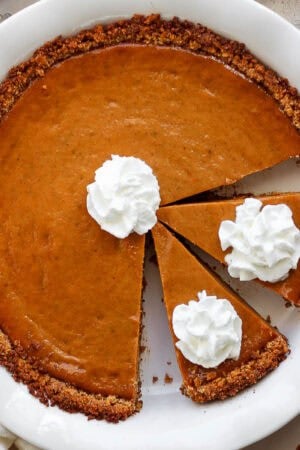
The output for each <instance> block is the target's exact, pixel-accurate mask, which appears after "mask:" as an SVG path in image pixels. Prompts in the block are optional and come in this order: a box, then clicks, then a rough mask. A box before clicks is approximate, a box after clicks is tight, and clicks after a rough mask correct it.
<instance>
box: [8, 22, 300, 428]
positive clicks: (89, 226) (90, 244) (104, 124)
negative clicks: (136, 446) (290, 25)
mask: <svg viewBox="0 0 300 450" xmlns="http://www.w3.org/2000/svg"><path fill="white" fill-rule="evenodd" d="M232 69H234V70H232ZM299 103H300V102H299V97H298V95H297V92H296V91H295V89H293V88H291V87H290V86H289V85H288V82H287V81H286V80H284V79H282V78H281V77H279V76H278V75H277V74H276V73H274V72H273V71H271V70H270V69H267V68H265V67H264V65H263V64H261V63H260V62H259V61H257V60H256V59H255V58H254V57H253V56H252V55H251V54H250V53H249V52H248V51H247V50H246V49H245V47H244V45H242V44H239V43H237V42H233V41H230V40H227V39H225V38H223V37H221V36H218V35H217V34H215V33H214V32H212V31H210V30H208V29H207V28H205V27H202V26H200V25H194V24H191V23H188V22H180V21H179V20H178V19H173V20H171V21H165V20H162V19H161V18H160V17H159V16H149V17H141V16H136V17H133V18H132V19H129V20H125V21H121V22H118V23H114V24H111V25H105V26H101V25H98V26H96V27H94V28H93V29H91V30H85V31H82V32H80V33H79V34H77V35H75V36H72V37H59V38H57V39H55V40H54V41H52V42H49V43H46V44H45V45H44V46H43V47H41V48H40V49H38V50H37V51H36V52H35V53H34V55H33V56H32V57H31V58H30V59H29V60H28V61H26V62H24V63H22V64H20V65H19V66H17V67H15V68H13V69H12V70H11V71H10V72H9V74H8V76H7V78H6V80H5V81H4V82H3V83H2V84H1V86H0V119H1V125H0V135H1V149H0V167H1V171H0V183H1V198H0V224H1V225H0V226H1V233H0V292H1V299H0V330H1V333H0V363H1V364H2V365H4V366H5V367H6V368H7V369H8V370H9V371H10V372H11V373H12V374H13V376H14V378H15V379H16V380H17V381H22V382H24V383H25V384H26V385H27V386H28V388H29V390H30V392H31V393H32V394H33V395H35V396H36V397H38V398H39V399H40V400H41V401H42V402H43V403H45V404H47V405H49V404H50V405H58V406H59V407H61V408H63V409H65V410H67V411H69V412H78V411H79V412H82V413H85V414H86V415H88V416H89V417H90V418H97V419H101V418H105V419H107V420H109V421H117V420H119V419H125V418H126V417H128V416H129V415H130V414H132V413H134V412H135V411H137V410H139V408H140V406H141V402H140V401H139V376H138V359H139V337H140V328H141V327H140V317H141V291H142V274H143V258H144V237H140V236H137V235H131V236H129V237H128V238H126V239H125V240H124V241H120V240H118V239H116V238H114V237H112V236H110V235H108V234H107V233H105V232H104V231H101V229H99V227H98V226H97V225H96V223H94V221H93V220H92V219H91V217H90V216H89V215H88V213H87V211H86V205H85V201H86V186H87V185H88V184H89V183H91V181H92V179H93V174H94V171H95V170H96V169H97V168H98V167H100V166H101V165H102V164H103V162H104V161H105V160H107V159H109V158H110V156H111V154H112V153H114V154H118V155H121V156H135V157H138V158H141V159H143V160H144V161H145V162H146V163H147V164H148V165H150V166H151V167H152V169H153V171H154V173H155V175H156V176H157V178H158V181H159V184H160V189H161V198H162V203H163V204H168V203H173V202H176V201H177V200H179V199H182V198H185V197H188V196H191V195H194V194H198V193H199V192H202V191H205V190H208V189H212V188H215V187H217V186H221V185H226V184H229V183H232V182H233V181H235V180H237V179H240V178H242V177H244V176H245V175H247V174H250V173H252V172H256V171H258V170H261V169H265V168H266V167H270V166H273V165H274V164H276V163H278V162H280V161H282V160H285V159H287V158H290V157H293V156H295V155H298V154H299V153H300V136H299V133H298V131H297V128H300V108H299ZM282 112H283V113H284V114H283V113H282ZM233 124H234V126H232V125H233ZM250 130H251V132H250ZM258 149H259V150H258ZM180 289H183V290H184V289H185V288H184V286H181V288H180ZM256 318H257V319H256ZM255 320H257V321H258V323H257V327H258V329H263V330H269V331H266V333H267V334H268V333H269V334H268V336H271V335H272V336H273V337H274V339H273V340H272V341H270V342H267V341H266V342H265V344H266V346H265V347H266V348H265V349H263V350H262V349H260V351H262V354H263V355H265V357H263V358H262V359H261V361H264V362H262V365H263V367H262V368H260V369H254V375H251V374H250V373H249V375H247V377H248V378H249V377H250V378H255V379H257V378H259V376H257V373H256V372H257V370H258V371H259V373H265V372H266V371H267V370H269V368H271V367H273V366H275V365H276V364H277V362H278V361H279V360H280V359H281V358H282V357H283V354H284V352H285V351H286V347H285V343H284V340H283V338H281V337H280V336H279V335H278V334H276V332H275V331H274V330H272V331H270V330H271V328H267V326H266V325H264V327H265V328H264V327H263V326H262V325H261V323H262V322H261V320H260V319H259V318H258V316H256V315H255V314H254V313H253V326H254V325H255ZM154 325H155V324H154ZM154 325H153V326H154ZM261 327H262V328H261ZM254 328H255V327H254ZM263 333H264V332H263ZM267 334H266V335H267ZM264 336H265V334H264ZM276 343H277V344H276ZM268 345H269V347H270V348H271V347H272V348H273V346H274V352H275V353H276V352H277V353H276V355H277V356H274V362H272V363H271V361H270V359H269V360H268V361H269V362H268V363H266V362H265V360H266V358H267V359H268V358H269V356H267V355H270V351H269V347H268ZM249 346H250V344H249ZM267 347H268V348H267ZM279 348H280V350H279ZM249 351H250V352H252V351H253V352H254V353H255V352H256V351H258V350H257V348H256V347H255V348H253V349H249ZM275 353H274V354H275ZM272 361H273V360H272ZM251 367H252V366H251V365H247V368H248V369H247V370H248V372H251ZM243 384H245V382H243ZM236 390H239V389H238V388H236ZM233 391H234V387H232V388H231V392H233ZM208 397H209V396H207V398H208ZM210 397H212V394H211V395H210Z"/></svg>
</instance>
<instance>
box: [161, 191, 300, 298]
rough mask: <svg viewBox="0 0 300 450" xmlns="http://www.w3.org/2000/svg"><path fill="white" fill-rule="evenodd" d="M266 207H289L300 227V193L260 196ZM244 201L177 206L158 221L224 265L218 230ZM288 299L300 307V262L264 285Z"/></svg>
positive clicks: (224, 254)
mask: <svg viewBox="0 0 300 450" xmlns="http://www.w3.org/2000/svg"><path fill="white" fill-rule="evenodd" d="M256 198H258V199H259V200H261V201H262V203H263V204H264V205H279V204H284V205H287V206H288V207H289V208H290V210H291V212H292V213H293V220H294V222H295V225H296V226H297V227H298V228H300V193H288V194H276V195H269V196H261V197H256ZM243 202H244V199H243V198H235V199H230V200H218V201H212V202H203V203H197V204H185V205H174V206H169V207H165V208H161V209H160V210H159V211H158V219H159V220H160V221H161V222H163V223H165V224H166V225H168V226H169V227H171V228H172V229H173V230H174V231H176V232H177V233H178V234H180V235H181V236H183V237H185V238H186V239H188V240H189V241H191V242H192V243H193V244H195V245H197V246H198V247H200V248H201V249H202V250H204V251H205V252H207V253H208V254H210V255H211V256H213V257H214V258H215V259H217V260H218V261H220V262H222V263H224V262H225V256H226V253H228V252H223V250H222V248H221V245H220V240H219V237H218V231H219V227H220V224H221V222H222V221H223V220H234V218H235V214H236V207H237V206H239V205H241V204H242V203H243ZM255 281H258V282H260V283H262V284H263V285H264V286H266V287H268V288H269V289H272V290H274V291H275V292H277V293H278V294H279V295H281V296H282V297H283V298H285V299H286V300H288V301H290V302H291V303H293V304H295V305H297V306H300V262H299V263H298V267H297V269H296V270H291V271H290V273H289V276H288V277H287V278H286V279H284V280H282V281H278V282H277V283H270V282H261V281H259V280H257V279H256V280H255Z"/></svg>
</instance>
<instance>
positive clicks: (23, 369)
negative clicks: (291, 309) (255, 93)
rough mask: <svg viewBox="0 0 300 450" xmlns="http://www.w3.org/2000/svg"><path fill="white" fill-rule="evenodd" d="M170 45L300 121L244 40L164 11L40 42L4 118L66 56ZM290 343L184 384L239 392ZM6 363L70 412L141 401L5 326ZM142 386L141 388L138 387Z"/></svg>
mask: <svg viewBox="0 0 300 450" xmlns="http://www.w3.org/2000/svg"><path fill="white" fill-rule="evenodd" d="M125 43H128V44H143V45H159V46H172V47H179V48H182V49H185V50H189V51H192V52H195V53H200V54H204V55H207V56H210V57H213V58H215V59H217V60H219V61H221V62H222V63H224V64H226V65H228V66H229V67H230V68H232V69H234V70H236V71H238V72H239V73H241V74H243V75H244V76H245V77H246V78H248V79H249V80H251V81H253V82H254V83H256V84H257V85H258V86H260V87H261V88H262V89H264V90H265V91H266V92H267V93H268V94H269V95H271V96H272V97H273V98H274V99H275V100H276V101H277V102H278V106H279V108H280V109H281V110H282V111H283V112H284V113H285V114H286V115H287V116H288V117H289V118H290V120H291V122H292V123H293V124H294V126H295V127H296V128H297V129H300V97H299V95H298V93H297V90H296V89H295V88H293V87H291V86H290V85H289V84H288V81H287V80H286V79H284V78H282V77H280V76H279V75H278V74H276V73H275V72H274V71H273V70H271V69H269V68H267V67H265V66H264V65H263V64H262V63H261V62H259V61H258V60H257V59H256V58H255V57H254V56H253V55H252V54H251V53H250V52H249V51H248V50H247V49H246V47H245V46H244V45H243V44H241V43H238V42H235V41H232V40H228V39H225V38H223V37H221V36H219V35H218V34H216V33H214V32H213V31H211V30H209V29H207V28H206V27H203V26H201V25H195V24H192V23H190V22H187V21H183V22H181V21H180V20H179V19H177V18H174V19H172V20H171V21H165V20H163V19H161V18H160V16H159V15H151V16H148V17H143V16H134V17H133V18H132V19H129V20H123V21H120V22H117V23H114V24H111V25H105V26H101V25H97V26H95V27H94V28H92V29H90V30H84V31H81V32H80V33H78V34H77V35H75V36H72V37H67V38H65V37H58V38H57V39H54V40H53V41H51V42H48V43H46V44H45V45H43V46H42V47H41V48H39V49H38V50H37V51H35V53H34V54H33V56H32V57H31V58H30V59H28V61H25V62H23V63H21V64H19V65H18V66H16V67H14V68H13V69H11V70H10V72H9V73H8V76H7V78H6V79H5V80H4V81H3V82H2V84H1V85H0V120H3V119H5V116H6V115H7V113H8V112H9V111H10V109H11V108H12V107H13V105H14V104H15V102H16V101H17V99H18V98H19V97H20V96H21V95H22V93H23V92H24V91H25V90H26V89H27V88H28V87H29V86H30V84H31V83H32V82H33V81H34V80H36V79H38V78H42V77H43V76H44V75H45V73H46V72H47V71H48V70H49V69H51V67H53V66H55V65H56V64H58V63H61V62H63V61H64V60H66V59H68V58H70V57H72V56H76V55H81V54H84V53H87V52H89V51H93V50H97V49H101V48H104V47H108V46H114V45H118V44H125ZM287 351H288V347H287V344H286V341H285V340H284V338H283V337H278V338H277V339H276V340H274V341H272V342H271V343H269V344H268V346H267V347H266V349H264V350H263V351H262V352H261V354H260V355H258V356H257V358H256V359H253V360H251V361H249V362H248V363H247V364H245V365H244V366H242V367H241V368H240V369H238V370H235V371H233V372H232V373H231V374H230V375H229V376H228V377H227V378H226V379H215V380H212V381H209V382H208V381H206V382H205V383H203V380H201V379H200V378H199V377H197V376H195V379H194V386H184V387H183V388H182V390H183V393H185V394H186V395H188V396H189V397H191V398H193V399H194V400H196V401H198V402H204V401H208V400H213V399H216V398H218V399H223V398H226V397H228V396H230V395H235V394H236V393H237V392H238V391H240V390H241V389H243V388H244V387H246V386H248V385H250V384H253V383H255V382H256V381H257V380H258V379H259V378H261V377H262V376H263V375H265V374H266V373H267V372H268V371H270V370H272V369H274V368H275V367H276V366H277V365H278V364H279V362H280V361H281V360H283V359H284V358H285V354H286V353H287ZM0 364H2V365H3V366H4V367H6V368H7V369H8V370H9V372H10V373H11V374H12V375H13V377H14V379H15V380H16V381H18V382H20V381H21V382H23V383H24V384H26V385H27V386H28V389H29V391H30V393H31V394H32V395H34V396H35V397H37V398H38V399H39V400H40V401H41V402H42V403H44V404H45V405H47V406H54V405H57V406H59V407H60V408H62V409H64V410H65V411H68V412H71V413H73V412H81V413H84V414H86V415H87V416H88V418H90V419H105V420H107V421H110V422H117V421H119V420H124V419H126V418H127V417H128V416H130V415H131V414H133V413H134V412H137V411H139V410H140V408H141V402H140V401H139V399H138V398H137V399H135V400H134V401H129V400H125V399H121V398H117V397H114V396H108V397H104V396H101V395H94V394H89V393H86V392H84V391H82V390H80V389H77V388H76V387H75V386H71V385H69V384H67V383H65V382H63V381H60V380H58V379H55V378H53V377H51V376H49V375H48V374H45V373H42V372H41V371H39V370H38V369H37V368H36V366H35V365H34V364H33V363H32V362H30V361H29V360H27V359H26V356H24V354H23V353H22V349H21V348H20V346H19V344H18V343H17V342H14V343H11V342H10V341H9V339H8V337H7V336H6V335H5V334H4V333H2V332H1V331H0ZM137 389H138V388H137Z"/></svg>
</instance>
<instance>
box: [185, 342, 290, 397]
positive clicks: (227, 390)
mask: <svg viewBox="0 0 300 450" xmlns="http://www.w3.org/2000/svg"><path fill="white" fill-rule="evenodd" d="M288 352H289V348H288V344H287V341H286V339H285V338H284V337H283V336H277V337H276V338H275V339H273V340H272V341H270V342H268V343H267V345H266V347H265V348H263V349H261V350H260V351H258V352H256V353H255V354H254V355H252V358H251V359H250V360H249V361H247V362H246V363H244V364H242V365H241V366H240V367H238V368H236V369H234V370H232V371H231V372H230V373H228V374H227V375H226V377H217V375H216V374H214V372H212V371H210V372H209V374H208V376H207V377H205V375H203V374H199V373H197V368H195V369H194V370H193V372H192V373H191V374H190V377H189V384H188V385H187V384H184V385H183V386H182V387H181V391H182V393H183V394H184V395H186V396H187V397H190V398H191V399H193V400H194V401H196V402H198V403H205V402H209V401H213V400H225V399H226V398H228V397H233V396H234V395H236V394H237V393H238V392H240V391H242V390H243V389H245V388H247V387H249V386H252V385H254V384H256V383H257V382H258V381H259V380H260V379H261V378H262V377H264V376H265V375H266V374H267V373H268V372H271V371H272V370H274V369H275V368H276V367H277V366H278V365H279V364H280V362H281V361H283V360H284V359H285V358H286V356H287V354H288Z"/></svg>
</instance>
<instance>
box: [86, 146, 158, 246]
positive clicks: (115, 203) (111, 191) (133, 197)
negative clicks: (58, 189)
mask: <svg viewBox="0 0 300 450" xmlns="http://www.w3.org/2000/svg"><path fill="white" fill-rule="evenodd" d="M87 191H88V195H87V210H88V212H89V214H90V215H91V216H92V217H93V219H95V220H96V222H97V223H98V224H99V225H100V226H101V228H102V229H103V230H105V231H108V232H109V233H111V234H113V235H114V236H116V237H117V238H120V239H123V238H125V237H127V236H128V235H129V234H130V233H132V232H134V231H135V232H136V233H138V234H144V233H146V232H147V231H148V230H150V229H151V228H152V227H153V226H154V225H155V224H156V222H157V217H156V211H157V209H158V207H159V203H160V195H159V185H158V181H157V178H156V177H155V175H154V174H153V172H152V169H151V167H149V166H148V165H147V164H146V163H145V162H144V161H142V160H141V159H139V158H135V157H133V156H117V155H112V157H111V159H110V160H107V161H105V163H104V164H103V165H102V166H101V167H100V168H99V169H97V170H96V174H95V182H94V183H92V184H89V185H88V186H87Z"/></svg>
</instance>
